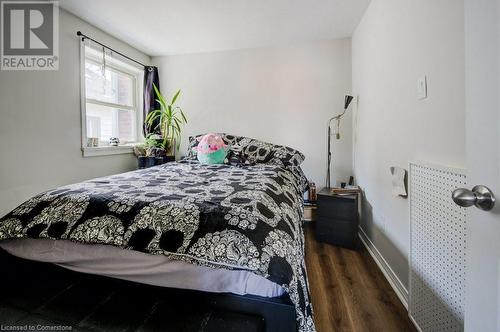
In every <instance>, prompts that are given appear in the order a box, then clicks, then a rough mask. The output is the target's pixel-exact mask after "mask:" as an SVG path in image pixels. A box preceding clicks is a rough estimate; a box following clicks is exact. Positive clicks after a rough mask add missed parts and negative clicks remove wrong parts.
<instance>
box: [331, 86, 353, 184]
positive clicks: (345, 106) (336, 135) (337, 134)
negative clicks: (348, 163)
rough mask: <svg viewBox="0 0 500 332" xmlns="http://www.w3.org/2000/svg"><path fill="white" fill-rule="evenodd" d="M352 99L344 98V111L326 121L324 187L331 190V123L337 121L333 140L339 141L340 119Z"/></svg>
mask: <svg viewBox="0 0 500 332" xmlns="http://www.w3.org/2000/svg"><path fill="white" fill-rule="evenodd" d="M352 99H353V97H352V96H349V95H347V96H345V98H344V111H343V112H342V113H340V114H338V115H335V116H334V117H333V118H331V119H330V120H328V155H327V163H328V165H327V168H326V187H327V188H331V185H330V166H331V163H332V149H331V147H332V144H331V140H332V121H333V120H336V121H337V126H336V127H337V130H336V131H335V138H336V139H338V140H339V139H340V119H342V117H343V116H344V114H345V112H346V111H347V108H349V104H350V103H351V101H352Z"/></svg>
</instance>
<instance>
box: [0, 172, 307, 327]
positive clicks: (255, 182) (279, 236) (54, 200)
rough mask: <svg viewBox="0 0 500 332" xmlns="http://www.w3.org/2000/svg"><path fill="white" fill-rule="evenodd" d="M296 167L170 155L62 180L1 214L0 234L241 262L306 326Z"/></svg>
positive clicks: (300, 184) (201, 261) (227, 264)
mask: <svg viewBox="0 0 500 332" xmlns="http://www.w3.org/2000/svg"><path fill="white" fill-rule="evenodd" d="M301 175H302V172H301V170H300V168H298V167H279V166H273V165H266V164H257V165H254V166H245V167H237V166H230V165H202V164H199V163H197V162H181V163H169V164H165V165H161V166H157V167H152V168H148V169H145V170H138V171H134V172H129V173H124V174H119V175H114V176H109V177H103V178H98V179H94V180H90V181H86V182H82V183H78V184H73V185H69V186H64V187H60V188H57V189H55V190H51V191H48V192H45V193H43V194H40V195H38V196H35V197H34V198H32V199H30V200H28V201H27V202H25V203H23V204H22V205H20V206H19V207H17V208H16V209H15V210H13V211H12V212H11V213H9V214H8V215H6V216H5V217H3V218H2V219H0V241H1V240H6V239H13V238H51V239H65V240H72V241H76V242H80V243H85V244H96V243H98V244H108V245H113V246H117V247H120V248H124V249H131V250H137V251H141V252H145V253H149V254H154V255H166V256H168V257H170V258H172V259H181V260H185V261H188V262H190V263H193V264H198V265H205V266H210V267H214V268H226V269H245V270H250V271H252V272H254V273H256V274H259V275H261V276H263V277H265V278H267V279H269V280H271V281H273V282H275V283H277V284H279V285H281V286H282V287H283V288H284V289H285V290H286V291H287V292H288V293H289V295H290V298H291V300H292V302H293V303H294V304H295V307H296V312H297V324H298V329H299V331H314V323H313V320H312V308H311V304H310V301H309V291H308V284H307V277H306V269H305V262H304V236H303V232H302V229H301V226H300V221H301V216H302V192H303V189H304V186H305V184H304V181H302V180H301V179H302V177H301Z"/></svg>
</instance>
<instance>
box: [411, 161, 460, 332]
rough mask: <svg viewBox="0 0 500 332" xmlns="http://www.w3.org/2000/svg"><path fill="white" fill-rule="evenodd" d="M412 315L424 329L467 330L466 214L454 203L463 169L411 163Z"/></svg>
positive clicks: (421, 328) (422, 329)
mask: <svg viewBox="0 0 500 332" xmlns="http://www.w3.org/2000/svg"><path fill="white" fill-rule="evenodd" d="M409 180H410V183H409V185H410V188H409V189H410V242H411V245H410V246H411V249H410V303H409V311H410V317H411V318H412V319H413V321H414V322H415V323H416V325H417V326H418V327H419V328H420V330H421V331H423V332H427V331H432V332H434V331H463V321H464V304H465V303H464V301H465V249H466V231H467V223H466V211H465V209H464V208H462V207H459V206H458V205H456V204H455V203H454V202H453V200H452V199H451V193H452V192H453V190H454V189H456V188H459V187H464V186H465V185H466V176H465V171H464V170H461V169H450V168H446V167H441V166H436V165H429V164H423V163H410V166H409Z"/></svg>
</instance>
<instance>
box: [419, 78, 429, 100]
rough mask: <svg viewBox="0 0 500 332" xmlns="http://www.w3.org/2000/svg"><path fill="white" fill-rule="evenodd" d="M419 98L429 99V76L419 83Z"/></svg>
mask: <svg viewBox="0 0 500 332" xmlns="http://www.w3.org/2000/svg"><path fill="white" fill-rule="evenodd" d="M417 98H418V99H425V98H427V76H425V75H424V76H422V77H420V78H419V79H418V81H417Z"/></svg>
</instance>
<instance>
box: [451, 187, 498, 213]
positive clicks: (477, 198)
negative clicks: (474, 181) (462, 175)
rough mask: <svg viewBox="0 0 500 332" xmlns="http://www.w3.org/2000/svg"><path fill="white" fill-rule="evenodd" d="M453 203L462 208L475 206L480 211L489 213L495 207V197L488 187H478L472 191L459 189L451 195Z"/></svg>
mask: <svg viewBox="0 0 500 332" xmlns="http://www.w3.org/2000/svg"><path fill="white" fill-rule="evenodd" d="M451 198H453V201H454V202H455V203H456V204H457V205H460V206H463V207H469V206H472V205H475V206H476V207H477V208H478V209H481V210H484V211H489V210H491V209H493V207H494V206H495V195H493V192H492V191H491V190H490V189H489V188H488V187H486V186H483V185H478V186H475V187H474V188H472V190H469V189H465V188H458V189H455V190H453V194H452V195H451Z"/></svg>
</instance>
